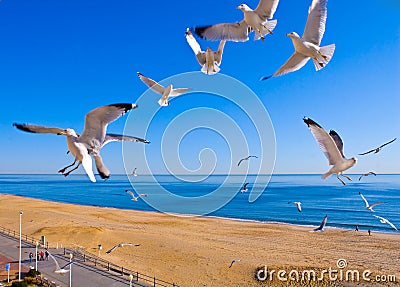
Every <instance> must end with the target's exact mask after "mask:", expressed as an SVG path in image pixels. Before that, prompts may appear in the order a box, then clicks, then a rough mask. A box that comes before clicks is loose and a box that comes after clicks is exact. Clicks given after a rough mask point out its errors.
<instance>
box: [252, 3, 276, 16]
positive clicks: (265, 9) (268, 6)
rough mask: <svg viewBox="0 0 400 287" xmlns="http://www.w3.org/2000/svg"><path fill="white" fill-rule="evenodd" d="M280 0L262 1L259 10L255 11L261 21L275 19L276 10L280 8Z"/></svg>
mask: <svg viewBox="0 0 400 287" xmlns="http://www.w3.org/2000/svg"><path fill="white" fill-rule="evenodd" d="M278 3H279V0H260V3H258V6H257V8H256V9H255V10H254V12H256V13H257V14H258V16H260V18H261V19H263V20H266V19H271V18H272V17H274V13H275V11H276V8H277V7H278Z"/></svg>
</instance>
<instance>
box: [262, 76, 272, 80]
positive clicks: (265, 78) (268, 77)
mask: <svg viewBox="0 0 400 287" xmlns="http://www.w3.org/2000/svg"><path fill="white" fill-rule="evenodd" d="M272 76H273V75H270V76H265V77H261V78H260V81H265V80H268V79H270V78H272Z"/></svg>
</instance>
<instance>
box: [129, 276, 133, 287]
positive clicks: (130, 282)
mask: <svg viewBox="0 0 400 287" xmlns="http://www.w3.org/2000/svg"><path fill="white" fill-rule="evenodd" d="M132 280H133V275H132V274H130V275H129V287H132Z"/></svg>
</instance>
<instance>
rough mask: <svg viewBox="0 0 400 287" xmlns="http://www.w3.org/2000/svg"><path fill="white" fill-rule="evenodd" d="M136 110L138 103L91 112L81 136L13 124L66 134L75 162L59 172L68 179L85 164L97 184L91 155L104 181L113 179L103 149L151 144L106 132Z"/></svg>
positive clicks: (56, 131)
mask: <svg viewBox="0 0 400 287" xmlns="http://www.w3.org/2000/svg"><path fill="white" fill-rule="evenodd" d="M137 107H138V106H137V105H136V104H112V105H108V106H102V107H99V108H96V109H94V110H92V111H90V112H89V113H87V114H86V117H85V128H84V130H83V133H82V134H81V135H79V134H77V133H76V132H75V131H74V130H73V129H62V128H54V127H44V126H37V125H31V124H17V123H14V124H13V125H14V126H15V127H16V128H18V129H20V130H23V131H26V132H30V133H42V134H56V135H65V136H66V137H67V145H68V152H71V153H72V155H73V156H74V158H75V160H74V162H73V163H72V164H71V165H68V166H66V167H64V168H62V169H60V170H59V171H58V172H60V173H62V174H63V175H64V176H68V175H69V174H70V173H71V172H72V171H74V170H76V169H77V168H78V167H79V166H80V165H81V164H82V166H83V168H84V169H85V172H86V173H87V175H88V176H89V178H90V180H91V181H92V182H96V179H95V177H94V174H93V170H92V158H91V157H90V155H93V157H94V161H95V164H96V167H97V171H98V172H99V174H100V176H101V178H103V179H106V178H109V177H110V171H109V170H108V169H107V168H106V167H105V165H104V164H103V161H102V158H101V156H100V150H101V148H102V147H103V146H105V145H106V144H107V143H109V142H113V141H132V142H142V143H149V141H147V140H145V139H141V138H137V137H131V136H124V135H116V134H107V133H106V131H107V126H108V124H109V123H112V122H113V121H115V120H117V119H118V118H120V117H121V116H123V115H124V114H125V113H127V112H128V111H130V110H131V109H135V108H137ZM77 161H78V165H77V166H76V167H74V168H73V169H71V170H70V171H68V172H65V171H66V169H67V168H69V167H71V166H73V165H74V164H75V163H76V162H77Z"/></svg>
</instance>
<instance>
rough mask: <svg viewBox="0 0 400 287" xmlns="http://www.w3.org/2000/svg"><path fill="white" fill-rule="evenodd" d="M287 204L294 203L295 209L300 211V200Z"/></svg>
mask: <svg viewBox="0 0 400 287" xmlns="http://www.w3.org/2000/svg"><path fill="white" fill-rule="evenodd" d="M288 203H289V204H290V203H293V204H294V205H296V206H297V210H298V211H299V212H301V202H300V201H295V202H288Z"/></svg>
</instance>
